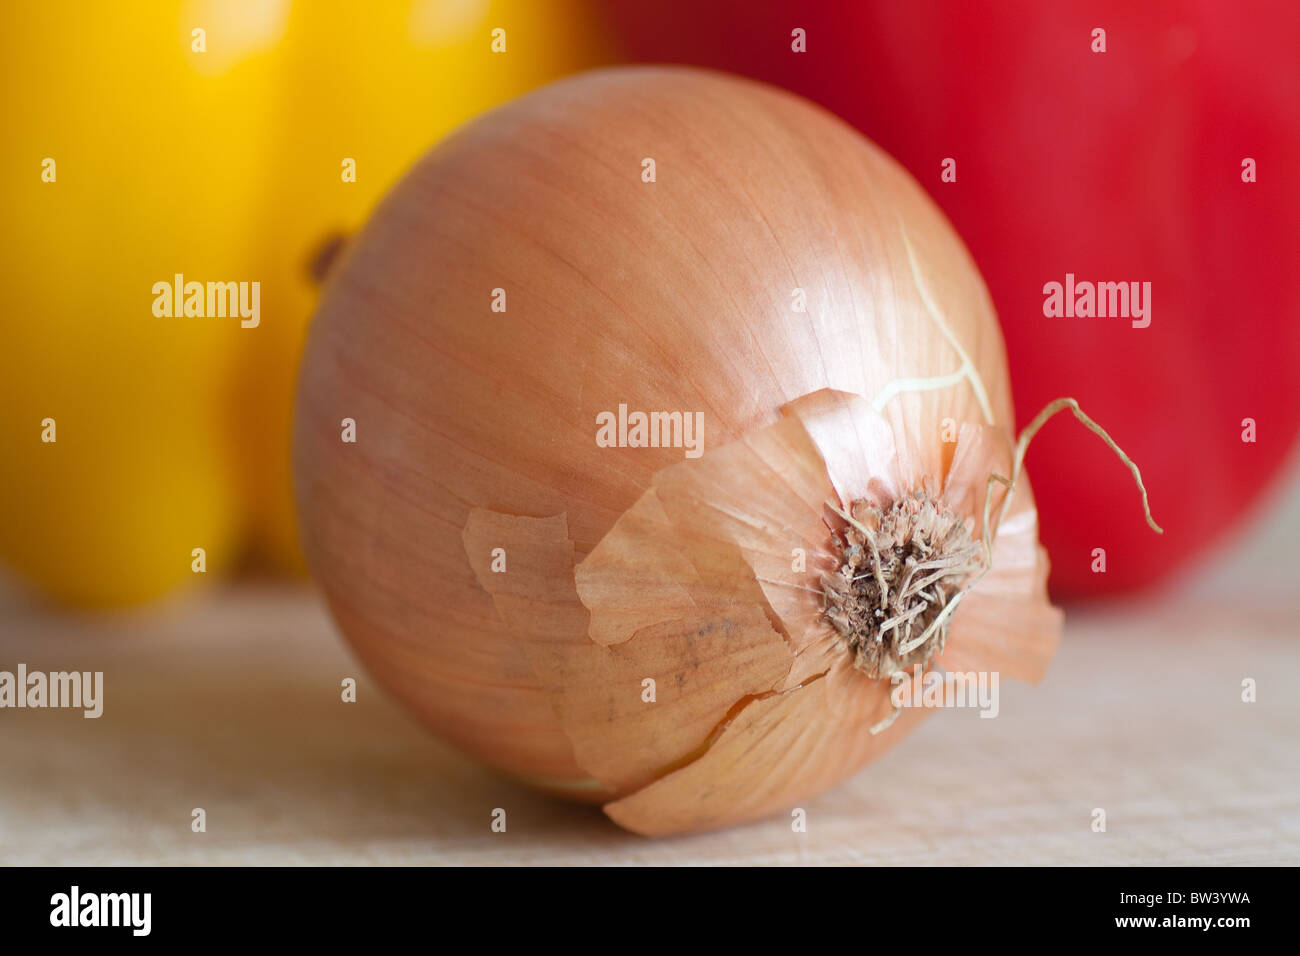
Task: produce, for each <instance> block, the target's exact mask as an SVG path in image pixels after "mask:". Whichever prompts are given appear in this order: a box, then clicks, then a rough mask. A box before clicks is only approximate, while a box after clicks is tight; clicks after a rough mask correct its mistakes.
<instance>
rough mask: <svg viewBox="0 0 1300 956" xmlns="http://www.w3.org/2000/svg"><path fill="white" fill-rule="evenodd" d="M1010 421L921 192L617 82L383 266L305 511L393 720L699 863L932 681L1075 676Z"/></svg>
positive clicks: (839, 155)
mask: <svg viewBox="0 0 1300 956" xmlns="http://www.w3.org/2000/svg"><path fill="white" fill-rule="evenodd" d="M646 160H653V171H654V175H653V178H652V177H651V176H650V175H649V174H648V172H647V170H649V169H650V168H651V166H650V164H648V163H646V162H645V161H646ZM502 302H504V311H494V304H496V307H497V309H500V308H501V305H500V303H502ZM803 303H806V311H800V310H799V306H800V305H801V304H803ZM1063 405H1064V403H1063V404H1062V405H1060V406H1057V407H1063ZM1055 410H1057V408H1050V409H1049V410H1048V411H1046V412H1045V413H1044V416H1042V420H1046V417H1047V416H1048V415H1050V414H1051V413H1052V412H1054V411H1055ZM655 412H659V413H665V412H666V413H672V414H673V415H677V416H679V417H677V418H659V419H653V420H652V419H650V418H649V416H650V413H655ZM638 413H641V414H644V415H645V416H646V419H641V418H639V417H638ZM1080 416H1081V413H1080ZM1081 417H1082V416H1081ZM344 419H351V420H352V422H353V423H355V442H350V441H344V440H342V436H343V432H344V428H343V427H342V425H341V423H342V422H343V420H344ZM647 421H654V422H655V423H657V424H658V425H660V426H662V427H660V428H658V429H657V431H658V435H657V437H658V439H659V441H658V442H657V447H654V446H649V434H648V428H647V429H644V430H643V429H642V428H641V426H645V425H646V423H647ZM696 422H699V423H702V429H701V431H699V432H697V433H695V434H693V435H689V436H688V435H687V434H686V427H685V426H686V425H688V424H691V423H696ZM669 423H671V424H669ZM1011 423H1012V412H1011V397H1010V392H1009V385H1008V380H1007V369H1006V358H1005V354H1004V350H1003V343H1002V338H1001V334H1000V331H999V328H998V324H997V320H996V318H995V317H994V313H993V309H992V307H991V304H990V300H989V296H988V293H987V292H986V290H985V287H984V284H983V282H982V281H981V279H980V277H979V274H978V272H977V271H976V269H975V267H974V265H973V263H972V261H971V258H970V256H969V255H968V254H967V252H966V250H965V248H964V247H963V246H962V244H961V242H960V240H959V239H958V238H957V236H956V235H955V234H954V233H953V231H952V229H951V228H950V227H949V226H948V224H947V223H946V221H945V220H944V218H943V216H942V214H941V213H940V212H939V211H938V210H937V209H936V207H935V206H934V204H933V203H932V202H931V201H930V200H929V199H928V198H926V196H925V195H924V193H923V192H922V191H921V190H920V189H919V188H918V187H917V185H916V183H915V182H914V181H913V180H912V179H911V178H910V177H909V176H908V175H907V174H906V173H905V172H904V171H903V170H902V169H901V168H900V167H899V166H898V165H897V164H896V163H894V162H893V161H892V160H891V159H889V157H887V156H886V155H884V154H883V153H882V152H881V151H880V150H879V149H877V148H876V147H874V146H873V145H872V144H871V143H869V142H867V141H866V140H865V139H863V138H862V137H861V136H860V135H859V134H858V133H856V132H854V131H853V130H852V129H851V128H849V127H848V126H846V125H845V124H843V123H841V122H840V121H838V120H837V119H835V118H834V117H832V116H831V115H829V114H828V113H825V112H824V111H822V110H820V109H818V108H816V107H814V106H812V105H810V104H809V103H807V102H805V101H803V100H801V99H799V98H797V97H795V96H793V95H790V94H786V93H782V92H779V91H777V90H774V89H771V88H768V87H764V86H761V85H758V84H755V83H753V82H750V81H744V80H739V79H735V78H730V77H726V76H723V75H719V74H711V73H706V72H701V71H696V70H690V69H614V70H607V71H601V72H597V73H591V74H586V75H582V76H579V77H576V78H572V79H569V80H565V81H563V82H560V83H557V84H554V85H552V86H549V87H546V88H545V89H543V90H541V91H539V92H537V93H534V94H532V95H530V96H527V97H524V98H522V99H519V100H516V101H514V102H513V103H511V104H510V105H508V106H506V107H504V108H501V109H499V110H497V111H495V112H493V113H490V114H488V115H487V116H485V117H482V118H480V119H479V120H477V121H476V122H474V123H473V124H472V125H470V126H468V127H466V128H464V129H462V130H461V131H460V132H459V133H457V134H456V135H455V136H453V137H452V138H451V139H449V140H447V141H446V142H445V143H443V144H442V145H441V146H439V147H438V148H437V149H436V150H434V151H433V152H432V153H430V154H429V155H427V156H426V157H425V158H424V159H423V160H421V161H420V163H419V164H418V165H417V166H416V167H415V168H414V169H413V170H412V171H411V172H410V173H409V174H408V175H407V176H406V178H405V179H404V180H403V181H402V182H401V183H400V184H399V185H398V186H397V187H396V188H395V189H394V190H393V191H392V193H391V194H390V195H389V196H388V197H387V199H386V200H385V201H384V203H383V204H382V206H381V207H380V208H379V210H378V211H377V213H376V214H375V216H374V217H373V219H372V220H371V221H370V223H369V224H368V225H367V226H366V227H365V229H364V230H363V232H362V233H361V234H360V236H359V237H358V238H357V239H356V240H355V241H354V242H352V243H351V244H350V246H349V248H348V250H347V252H346V253H345V254H344V257H343V259H342V261H341V262H340V264H339V267H338V269H337V270H336V271H335V272H334V273H333V275H332V276H331V279H330V283H329V286H328V288H327V291H326V295H325V297H324V300H323V303H322V305H321V307H320V310H319V312H318V314H317V316H316V319H315V321H314V323H313V326H312V329H311V331H310V336H309V342H308V346H307V351H306V354H305V358H304V362H303V367H302V372H301V378H300V384H299V395H298V407H297V412H296V426H295V475H296V485H297V494H298V497H299V502H300V506H301V509H300V510H301V520H302V526H303V537H304V546H305V548H306V551H307V554H308V557H309V560H310V563H311V565H312V567H313V570H314V573H315V575H316V577H317V579H318V581H319V582H320V584H321V586H322V588H323V590H324V593H325V595H326V597H327V599H328V601H329V604H330V607H331V609H332V611H333V613H334V615H335V617H336V619H337V621H338V623H339V625H340V627H341V628H342V630H343V631H344V633H345V634H346V635H347V636H348V638H349V639H350V640H351V642H352V643H353V644H354V646H355V647H356V650H357V652H358V654H359V655H360V656H361V658H362V659H363V661H364V662H365V663H366V665H367V666H368V667H369V668H370V669H371V670H372V671H373V673H374V674H375V675H376V676H377V677H378V679H379V680H380V681H381V682H382V683H383V684H384V685H386V686H387V687H388V688H389V689H390V690H391V691H392V692H393V693H394V694H396V695H397V696H398V697H399V698H401V699H402V700H403V701H404V702H405V703H406V704H407V705H408V706H409V707H410V708H411V709H412V710H413V711H414V712H415V713H416V714H418V715H419V716H420V717H421V718H422V719H423V720H424V721H426V722H427V723H428V724H429V725H430V726H431V727H432V728H433V729H434V730H435V731H436V732H437V733H438V734H440V735H441V736H443V737H444V738H446V739H447V740H448V741H450V742H452V743H453V744H455V745H456V746H457V747H459V748H461V749H462V750H464V751H466V752H468V753H469V754H471V755H473V756H475V757H476V758H478V759H480V760H482V761H485V762H486V763H488V764H491V765H493V766H495V767H497V768H500V769H502V770H505V771H507V772H509V773H511V774H513V775H515V776H517V777H520V778H523V779H525V780H527V781H528V782H530V783H532V784H534V785H536V786H539V787H543V788H546V789H549V790H553V791H556V792H560V793H564V794H567V795H571V796H574V797H579V798H584V799H589V800H595V801H599V802H601V803H603V804H604V808H605V811H606V813H607V814H608V815H609V816H610V817H611V818H613V819H614V820H615V821H617V822H618V823H619V824H621V825H623V826H625V827H627V828H629V829H632V830H635V831H638V832H641V833H646V834H663V833H672V832H683V831H692V830H701V829H706V828H710V827H716V826H721V825H725V824H729V823H733V822H737V821H742V820H748V819H753V818H757V817H760V816H762V815H765V814H769V813H772V812H775V811H785V812H789V810H790V808H791V807H793V806H794V805H795V803H796V802H797V801H802V800H806V799H808V798H809V797H811V796H813V795H814V794H816V793H817V792H819V791H821V790H824V789H825V788H827V787H830V786H832V785H834V784H835V783H837V782H838V781H841V780H843V779H844V778H846V777H848V776H849V775H851V774H853V773H854V772H856V771H857V770H858V769H859V768H861V767H862V766H863V765H864V764H865V763H866V762H867V761H869V760H870V759H872V758H873V757H875V756H876V755H877V754H879V753H881V752H882V751H883V750H884V749H885V748H887V747H888V746H890V745H891V744H893V743H894V742H896V741H897V740H899V739H900V738H901V737H902V736H903V735H905V734H906V733H907V732H908V731H909V730H910V729H911V728H912V727H913V726H915V725H916V723H917V722H918V721H919V719H920V718H921V715H922V714H923V713H924V711H923V710H921V709H913V708H903V709H902V710H895V709H894V707H893V705H892V704H891V702H890V699H889V698H890V687H891V683H890V678H891V676H893V675H896V674H898V673H899V672H900V671H902V670H904V669H906V668H909V667H912V666H917V665H919V666H921V667H928V668H934V667H936V666H942V667H944V668H947V669H948V670H950V671H951V670H955V671H971V670H979V671H996V672H999V673H1000V674H1002V675H1003V676H1007V677H1014V678H1018V679H1024V680H1029V681H1033V680H1036V679H1037V678H1038V677H1039V676H1040V675H1041V674H1042V673H1043V671H1044V669H1045V668H1046V666H1047V664H1048V661H1049V660H1050V658H1051V656H1052V653H1053V649H1054V647H1055V645H1056V642H1057V638H1058V633H1059V629H1060V622H1061V615H1060V612H1059V611H1058V610H1057V609H1055V608H1053V607H1052V606H1051V605H1050V604H1049V603H1048V601H1047V598H1046V576H1047V562H1046V559H1045V555H1044V553H1043V551H1042V549H1041V548H1040V547H1039V546H1038V543H1037V519H1036V515H1035V510H1034V504H1033V495H1032V492H1031V491H1030V488H1029V486H1028V482H1027V480H1026V479H1025V478H1024V476H1023V475H1022V474H1020V465H1021V461H1022V459H1023V452H1024V444H1025V442H1027V440H1028V438H1029V437H1031V434H1028V433H1027V434H1026V435H1024V436H1021V440H1020V441H1019V442H1017V441H1016V438H1015V436H1013V435H1012V434H1011V433H1010V432H1009V430H1008V429H1009V428H1010V427H1011ZM1041 424H1042V421H1039V422H1037V423H1036V424H1035V426H1031V427H1032V428H1033V430H1034V431H1036V429H1037V427H1038V426H1040V425H1041ZM679 425H680V426H681V427H678V426H679ZM1092 427H1094V430H1098V429H1096V428H1095V426H1092ZM1098 431H1099V430H1098ZM1102 434H1103V437H1104V433H1102ZM701 436H702V439H703V442H702V448H696V449H695V451H696V452H698V451H701V450H702V452H703V453H702V454H698V455H697V454H693V453H692V448H691V446H690V443H689V441H688V437H689V438H699V437H701ZM638 439H643V441H641V442H640V443H638ZM638 444H640V447H638ZM1134 473H1135V474H1136V469H1135V468H1134ZM993 476H999V477H996V478H995V477H993ZM1013 481H1014V487H1013V488H1009V487H1008V486H1009V485H1012V483H1013ZM850 579H852V580H850ZM877 604H879V606H880V607H879V610H881V611H882V614H880V615H878V614H876V611H877V610H878V608H877ZM894 718H897V719H894Z"/></svg>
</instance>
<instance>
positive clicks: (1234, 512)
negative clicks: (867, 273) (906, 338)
mask: <svg viewBox="0 0 1300 956" xmlns="http://www.w3.org/2000/svg"><path fill="white" fill-rule="evenodd" d="M595 2H597V5H598V6H599V7H600V8H601V10H602V12H603V13H604V14H605V15H606V16H607V18H608V20H609V22H610V23H611V24H612V25H613V29H614V32H615V35H616V37H617V39H618V40H620V41H621V42H622V43H623V44H624V47H625V53H627V54H628V55H629V56H630V57H631V58H632V59H636V60H642V61H654V62H680V63H694V64H700V65H705V66H712V67H716V68H720V69H725V70H730V71H732V72H736V73H741V74H746V75H749V76H753V77H756V78H759V79H762V80H766V81H768V82H771V83H775V84H778V85H780V86H784V87H786V88H788V89H791V90H794V91H796V92H798V93H801V94H802V95H804V96H807V97H809V98H811V99H812V100H814V101H817V102H819V103H821V104H823V105H824V106H826V107H828V108H829V109H831V110H832V111H834V112H836V113H838V114H839V115H840V116H842V117H844V118H845V119H847V120H848V121H849V122H851V123H853V124H854V125H856V126H857V127H858V128H859V129H861V130H862V131H863V132H864V133H866V134H867V135H868V136H870V137H871V138H872V139H873V140H875V141H876V142H877V143H879V144H880V145H881V146H882V147H883V148H885V149H886V150H888V151H889V152H890V153H892V154H893V155H894V156H895V157H896V158H897V159H898V160H899V161H900V162H902V163H903V164H904V165H905V166H907V167H908V168H909V169H910V170H911V171H912V173H913V174H914V175H915V176H916V177H917V179H919V180H920V182H921V183H922V185H924V186H925V187H926V189H927V190H929V192H930V194H931V195H932V196H933V197H934V198H935V199H936V201H937V202H938V203H939V204H940V205H941V206H942V207H943V209H944V210H945V211H946V212H947V214H948V215H949V217H950V218H951V219H952V221H953V223H954V224H955V225H956V227H957V229H958V231H959V232H960V233H961V235H962V236H963V237H964V239H965V240H966V242H967V243H968V244H969V246H970V248H971V251H972V253H973V254H974V256H975V259H976V261H977V262H978V264H979V266H980V269H981V271H982V272H983V274H984V277H985V279H986V280H987V282H988V285H989V289H990V291H991V292H992V295H993V299H994V302H995V303H996V305H997V309H998V314H999V316H1000V318H1001V321H1002V325H1003V328H1004V330H1005V334H1006V340H1007V349H1008V353H1009V356H1010V360H1011V370H1012V383H1013V385H1014V390H1015V398H1016V411H1017V416H1018V419H1019V425H1020V426H1023V425H1024V424H1025V423H1026V422H1028V420H1029V419H1030V418H1031V417H1032V416H1033V415H1034V414H1036V413H1037V412H1038V411H1039V410H1040V409H1041V408H1042V406H1043V405H1045V404H1046V403H1047V402H1048V401H1050V400H1051V399H1052V398H1055V397H1057V396H1061V395H1070V396H1073V397H1075V398H1077V399H1078V400H1079V401H1080V403H1081V404H1082V406H1083V408H1084V409H1085V410H1086V411H1087V412H1089V413H1090V414H1091V415H1092V416H1093V417H1094V418H1096V419H1097V420H1098V421H1099V422H1101V423H1102V424H1103V425H1104V426H1105V427H1106V428H1107V429H1108V430H1109V431H1110V433H1111V434H1112V435H1113V436H1114V437H1115V439H1116V440H1117V441H1118V442H1119V443H1120V445H1121V446H1123V447H1124V448H1125V449H1126V450H1127V451H1128V452H1129V454H1130V455H1132V457H1133V458H1134V460H1135V461H1137V462H1138V464H1139V465H1140V466H1141V468H1142V472H1143V476H1144V478H1145V479H1146V482H1147V487H1148V489H1149V490H1150V493H1151V502H1152V509H1153V511H1154V513H1155V517H1156V519H1157V520H1158V521H1159V522H1160V523H1161V524H1163V525H1164V527H1165V534H1164V536H1163V537H1157V536H1156V535H1154V534H1153V533H1151V531H1150V530H1149V529H1148V528H1147V526H1146V524H1145V522H1144V521H1143V519H1142V512H1141V508H1140V505H1139V502H1138V500H1137V496H1136V495H1135V494H1134V491H1133V487H1132V484H1131V479H1130V476H1129V475H1128V473H1127V472H1126V471H1125V470H1124V469H1123V468H1122V467H1119V466H1118V465H1117V463H1116V462H1115V460H1114V458H1113V457H1112V455H1111V453H1110V452H1109V451H1108V450H1107V449H1106V448H1105V447H1104V446H1103V445H1102V444H1101V443H1100V442H1098V441H1096V439H1095V438H1093V437H1092V436H1090V435H1088V434H1087V433H1086V432H1084V431H1082V430H1080V429H1079V428H1078V427H1077V426H1075V425H1073V424H1072V423H1068V422H1067V421H1066V420H1064V419H1063V420H1061V421H1059V422H1054V423H1052V424H1051V425H1049V426H1048V427H1047V428H1046V429H1044V431H1043V432H1042V433H1041V434H1040V437H1039V438H1038V439H1036V441H1035V443H1034V445H1033V446H1032V448H1031V451H1030V454H1029V457H1028V469H1029V473H1030V474H1031V476H1032V478H1033V481H1034V490H1035V494H1036V495H1037V497H1038V501H1039V507H1040V511H1041V516H1042V538H1043V541H1044V543H1045V544H1046V546H1047V548H1048V550H1049V551H1050V553H1051V556H1052V562H1053V568H1052V589H1053V591H1054V593H1056V594H1057V595H1058V596H1066V597H1068V596H1079V595H1090V594H1100V593H1104V592H1115V591H1121V590H1130V589H1134V588H1137V587H1139V586H1142V585H1147V584H1151V583H1153V582H1155V581H1157V580H1159V579H1162V578H1165V577H1166V576H1167V575H1168V574H1169V573H1170V572H1171V571H1173V570H1174V569H1175V568H1177V567H1179V566H1180V565H1184V564H1186V562H1187V561H1188V559H1189V558H1190V557H1191V556H1192V555H1194V554H1195V553H1196V552H1198V551H1200V550H1201V549H1203V548H1205V547H1206V546H1208V545H1209V544H1210V543H1211V542H1212V541H1214V540H1215V539H1217V538H1220V537H1222V536H1223V535H1224V533H1225V532H1226V531H1228V530H1229V529H1230V528H1232V527H1233V526H1234V525H1235V524H1237V523H1239V522H1240V521H1241V519H1242V517H1243V514H1244V513H1245V512H1246V510H1247V508H1248V507H1249V506H1250V504H1251V502H1252V501H1253V500H1255V499H1256V498H1257V497H1258V496H1259V495H1260V493H1261V491H1262V490H1263V489H1264V488H1265V486H1266V484H1267V483H1268V481H1269V478H1270V476H1272V475H1273V474H1274V473H1275V472H1276V471H1277V470H1278V468H1279V466H1280V465H1281V464H1282V462H1283V461H1284V460H1285V458H1286V455H1287V452H1288V450H1289V448H1290V446H1291V444H1292V441H1293V439H1294V436H1295V434H1296V432H1297V428H1298V427H1300V374H1298V373H1300V295H1298V293H1297V285H1296V270H1297V265H1298V264H1300V222H1298V220H1300V181H1298V179H1297V177H1300V4H1296V3H1294V2H1290V0H1287V2H1237V3H1233V4H1227V3H1221V2H1210V0H1200V2H1190V0H1189V2H1168V0H1156V2H1144V3H1131V2H1112V0H1105V2H1090V3H1077V2H1069V3H1065V2H1059V3H1058V2H1054V3H1042V2H1007V0H997V2H965V0H964V2H961V3H957V2H952V3H936V4H910V3H898V2H889V0H884V2H870V0H840V2H826V3H819V4H816V5H812V4H806V3H799V2H782V0H778V2H768V3H754V2H752V0H657V2H656V3H653V4H625V3H618V2H614V0H595ZM796 28H798V29H802V30H804V31H805V35H806V52H803V53H799V52H795V51H794V49H793V47H794V45H795V44H794V41H793V39H792V31H793V30H795V29H796ZM1097 29H1101V30H1104V31H1105V52H1095V51H1094V47H1096V46H1098V45H1099V44H1097V42H1096V36H1095V34H1094V31H1095V30H1097ZM946 158H951V159H953V160H955V171H956V180H955V181H954V182H944V181H942V180H941V168H942V167H941V164H942V163H943V161H944V160H945V159H946ZM1246 159H1251V160H1254V163H1255V166H1256V170H1257V171H1256V176H1257V181H1256V182H1245V181H1243V161H1244V160H1246ZM1069 273H1072V274H1073V275H1074V276H1075V277H1077V279H1078V280H1079V281H1083V280H1089V281H1094V282H1102V281H1105V282H1150V283H1151V300H1152V301H1151V307H1152V308H1151V314H1150V316H1149V317H1150V319H1151V322H1150V325H1149V326H1147V327H1145V328H1140V327H1135V326H1134V324H1133V323H1131V322H1130V321H1127V320H1125V319H1116V318H1095V317H1094V318H1081V317H1064V316H1060V317H1048V316H1047V315H1045V314H1044V298H1045V297H1044V285H1045V284H1047V283H1049V282H1059V283H1062V284H1064V283H1065V281H1066V275H1067V274H1069ZM1139 324H1140V323H1139ZM1244 419H1252V420H1253V421H1254V423H1255V439H1256V440H1255V441H1253V442H1247V441H1243V434H1244V433H1246V431H1247V427H1248V426H1247V425H1245V424H1243V420H1244ZM1096 548H1102V549H1105V552H1106V556H1105V561H1106V570H1105V573H1099V572H1097V571H1095V570H1094V567H1095V564H1096V562H1095V559H1094V555H1093V552H1094V549H1096Z"/></svg>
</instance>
